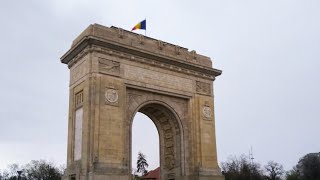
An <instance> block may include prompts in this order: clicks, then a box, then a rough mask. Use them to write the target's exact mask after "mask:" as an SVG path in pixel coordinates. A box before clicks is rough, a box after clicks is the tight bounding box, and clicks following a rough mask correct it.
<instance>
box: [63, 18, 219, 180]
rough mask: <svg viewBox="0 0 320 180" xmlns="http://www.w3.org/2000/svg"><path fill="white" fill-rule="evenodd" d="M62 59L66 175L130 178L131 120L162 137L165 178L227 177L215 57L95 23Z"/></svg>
mask: <svg viewBox="0 0 320 180" xmlns="http://www.w3.org/2000/svg"><path fill="white" fill-rule="evenodd" d="M61 62H62V63H65V64H67V65H68V68H69V69H70V93H69V94H70V98H69V118H68V150H67V169H66V172H65V175H64V177H63V179H64V180H69V179H71V178H75V179H76V180H105V179H108V180H131V179H132V174H131V146H132V140H131V135H132V121H133V117H134V115H135V114H136V113H137V112H142V113H144V114H145V115H147V116H149V117H150V119H152V121H153V122H154V123H155V125H156V127H157V129H158V131H159V138H160V165H161V175H162V176H161V180H173V179H175V180H177V179H178V180H223V179H224V177H223V176H222V174H221V171H220V168H219V166H218V162H217V151H216V136H215V118H214V102H213V101H214V96H213V92H214V91H213V82H214V80H215V78H216V77H217V76H219V75H220V74H221V71H220V70H218V69H214V68H213V67H212V61H211V60H210V58H208V57H206V56H203V55H200V54H197V53H196V51H188V49H186V48H182V47H179V46H177V45H173V44H170V43H166V42H163V41H160V40H155V39H153V38H149V37H146V36H142V35H138V34H135V33H132V32H128V31H125V30H123V29H121V28H116V27H111V28H108V27H104V26H101V25H98V24H93V25H90V26H89V27H88V28H87V29H86V30H85V31H84V32H83V33H81V34H80V35H79V37H77V38H76V39H75V40H74V41H73V44H72V47H71V48H70V50H69V51H68V52H67V53H66V54H65V55H63V57H62V58H61Z"/></svg>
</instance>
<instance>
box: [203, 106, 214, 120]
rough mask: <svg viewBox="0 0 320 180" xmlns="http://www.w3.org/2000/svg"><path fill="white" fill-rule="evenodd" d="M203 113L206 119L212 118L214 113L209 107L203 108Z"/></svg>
mask: <svg viewBox="0 0 320 180" xmlns="http://www.w3.org/2000/svg"><path fill="white" fill-rule="evenodd" d="M202 113H203V116H204V117H205V118H211V115H212V112H211V108H210V107H208V106H203V108H202Z"/></svg>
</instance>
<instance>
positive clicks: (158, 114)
mask: <svg viewBox="0 0 320 180" xmlns="http://www.w3.org/2000/svg"><path fill="white" fill-rule="evenodd" d="M128 97H129V99H128V103H127V107H128V111H127V116H128V123H129V132H130V133H129V141H130V143H129V147H128V149H129V153H128V154H129V156H130V157H129V160H130V163H129V164H131V160H132V157H131V150H132V122H133V118H134V116H135V114H136V113H137V112H141V113H143V114H145V115H146V116H148V117H149V118H150V119H151V120H152V121H153V123H154V124H155V126H156V128H157V130H158V133H159V148H160V167H161V179H169V178H173V179H174V178H175V177H178V176H181V175H182V174H183V173H184V167H185V165H184V164H185V162H184V157H185V155H184V150H183V149H184V148H183V147H184V146H185V145H184V128H183V123H182V118H181V116H183V114H182V112H180V113H179V112H178V111H179V109H180V108H181V107H180V108H178V106H177V105H175V103H176V102H175V101H172V100H173V99H175V98H172V97H167V98H163V95H156V94H153V93H148V92H139V93H137V91H135V93H134V94H133V93H132V91H130V90H129V93H128ZM177 100H180V99H179V98H178V99H177ZM184 105H186V104H184ZM180 106H181V105H180ZM176 109H177V110H178V111H176ZM182 109H183V108H182Z"/></svg>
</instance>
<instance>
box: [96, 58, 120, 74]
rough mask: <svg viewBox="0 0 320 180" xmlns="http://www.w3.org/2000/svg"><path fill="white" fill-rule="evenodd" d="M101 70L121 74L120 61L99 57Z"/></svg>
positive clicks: (105, 72)
mask: <svg viewBox="0 0 320 180" xmlns="http://www.w3.org/2000/svg"><path fill="white" fill-rule="evenodd" d="M99 72H100V73H103V74H111V75H116V76H120V63H119V62H116V61H112V60H108V59H103V58H99Z"/></svg>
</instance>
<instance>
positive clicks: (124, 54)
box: [61, 38, 222, 81]
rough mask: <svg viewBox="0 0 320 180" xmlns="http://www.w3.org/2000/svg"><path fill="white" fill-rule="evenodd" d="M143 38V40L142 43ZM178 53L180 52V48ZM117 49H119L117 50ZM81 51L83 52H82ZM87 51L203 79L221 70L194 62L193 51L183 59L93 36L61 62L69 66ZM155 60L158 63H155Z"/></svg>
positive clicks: (211, 77) (159, 45)
mask: <svg viewBox="0 0 320 180" xmlns="http://www.w3.org/2000/svg"><path fill="white" fill-rule="evenodd" d="M144 41H145V40H143V43H144ZM164 45H165V44H164V43H162V42H161V43H160V41H159V42H158V48H159V47H163V46H164ZM178 49H179V51H178V52H179V53H180V49H181V48H178ZM118 50H119V51H118ZM82 51H83V52H82ZM88 52H99V53H102V54H107V55H111V56H116V57H119V58H122V59H127V60H133V61H138V62H141V63H144V64H149V65H153V66H158V64H163V66H162V68H165V69H169V70H173V71H176V72H179V73H181V72H182V73H185V74H191V75H193V76H198V77H201V78H205V79H210V80H212V81H213V80H215V77H216V76H219V75H220V74H221V73H222V71H220V70H218V69H214V68H211V67H206V66H203V65H201V64H197V63H194V62H195V60H196V59H194V58H197V55H196V53H195V52H193V53H190V54H189V55H188V56H186V57H190V56H191V57H190V58H191V60H192V59H193V61H190V60H188V59H189V58H187V59H186V60H185V61H182V60H179V59H175V58H173V57H171V56H164V55H161V54H152V53H151V54H150V53H149V52H144V51H137V50H133V49H129V48H126V47H121V46H117V45H114V44H112V43H109V42H105V41H99V40H97V39H94V38H89V39H83V41H82V42H80V44H79V45H78V46H75V47H73V48H72V49H71V50H70V51H69V52H68V53H66V54H65V55H64V56H63V57H62V58H61V62H63V63H67V64H68V66H69V68H70V67H71V66H72V65H73V64H75V62H77V61H78V58H79V57H81V56H83V54H86V53H88ZM176 53H177V51H176ZM155 61H156V62H157V63H158V64H157V63H155Z"/></svg>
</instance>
